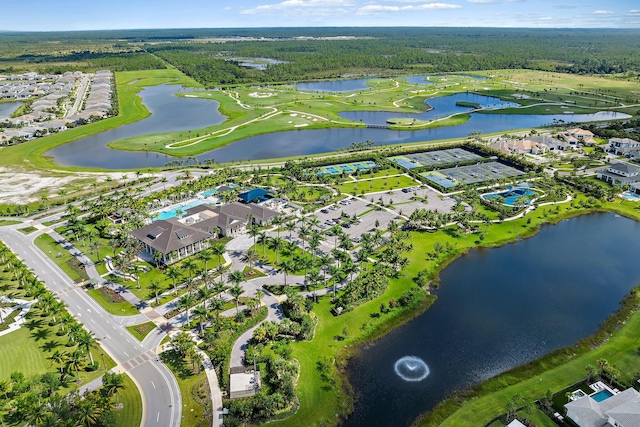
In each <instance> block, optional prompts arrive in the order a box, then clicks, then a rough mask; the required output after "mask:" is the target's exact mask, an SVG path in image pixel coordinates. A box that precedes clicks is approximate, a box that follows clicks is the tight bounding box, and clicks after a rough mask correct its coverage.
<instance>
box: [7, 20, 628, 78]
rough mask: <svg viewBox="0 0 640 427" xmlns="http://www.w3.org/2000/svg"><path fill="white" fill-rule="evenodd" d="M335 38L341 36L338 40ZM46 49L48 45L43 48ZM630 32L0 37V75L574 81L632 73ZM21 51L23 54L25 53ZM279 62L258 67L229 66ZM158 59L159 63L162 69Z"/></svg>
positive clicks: (300, 31)
mask: <svg viewBox="0 0 640 427" xmlns="http://www.w3.org/2000/svg"><path fill="white" fill-rule="evenodd" d="M338 37H342V38H338ZM51 41H56V43H51ZM639 41H640V38H639V37H638V34H637V32H636V31H633V30H612V29H611V30H588V29H514V28H506V29H497V28H281V29H271V28H270V29H197V30H185V29H174V30H130V31H92V32H72V33H71V32H69V33H0V72H2V71H3V70H6V69H7V68H8V67H13V66H16V65H18V64H30V65H33V66H35V67H36V68H38V69H39V70H41V71H49V72H51V71H53V72H56V71H64V70H66V69H72V68H73V67H74V65H75V66H76V68H77V67H84V68H87V69H90V68H111V69H113V70H115V71H118V70H135V69H153V68H162V67H165V66H166V64H165V63H164V61H166V62H168V63H170V64H171V65H173V66H175V67H177V68H179V69H180V70H182V71H183V72H185V73H186V74H188V75H190V76H192V77H193V78H195V79H196V80H198V81H200V82H201V83H203V84H205V85H207V86H216V85H230V84H240V83H248V82H289V81H297V80H311V79H321V78H332V77H336V76H343V75H346V74H359V75H360V74H385V73H388V74H393V73H396V74H397V73H398V70H409V71H417V72H426V73H431V72H461V71H472V70H487V69H514V68H529V69H538V70H546V71H562V72H568V73H578V74H611V73H627V74H628V75H629V76H631V77H636V76H637V73H638V71H640V43H639ZM27 52H28V53H27ZM241 58H271V59H275V60H278V61H282V62H281V63H277V64H267V66H266V69H264V70H257V69H250V68H246V67H242V66H241V65H240V64H239V63H238V62H237V61H234V60H235V59H241ZM163 60H164V61H163Z"/></svg>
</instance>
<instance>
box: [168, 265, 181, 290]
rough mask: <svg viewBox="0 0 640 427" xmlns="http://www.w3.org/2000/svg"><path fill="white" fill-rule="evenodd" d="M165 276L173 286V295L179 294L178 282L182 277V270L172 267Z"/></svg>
mask: <svg viewBox="0 0 640 427" xmlns="http://www.w3.org/2000/svg"><path fill="white" fill-rule="evenodd" d="M164 274H165V276H167V278H168V279H169V280H171V284H172V286H173V293H177V292H178V288H177V287H176V280H177V279H179V278H180V277H181V276H182V275H181V274H180V270H178V269H177V268H176V267H174V266H172V265H170V266H169V267H168V268H167V270H166V271H165V272H164Z"/></svg>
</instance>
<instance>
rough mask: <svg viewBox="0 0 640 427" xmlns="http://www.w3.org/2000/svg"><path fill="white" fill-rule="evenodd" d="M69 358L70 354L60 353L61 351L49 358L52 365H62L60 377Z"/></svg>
mask: <svg viewBox="0 0 640 427" xmlns="http://www.w3.org/2000/svg"><path fill="white" fill-rule="evenodd" d="M68 357H69V354H68V353H67V352H66V351H60V350H56V351H55V352H54V353H53V354H52V355H51V356H49V359H51V363H52V364H53V363H58V364H60V375H62V374H63V368H64V365H65V363H66V362H67V358H68Z"/></svg>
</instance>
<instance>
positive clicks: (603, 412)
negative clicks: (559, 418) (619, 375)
mask: <svg viewBox="0 0 640 427" xmlns="http://www.w3.org/2000/svg"><path fill="white" fill-rule="evenodd" d="M564 407H565V408H566V409H567V416H568V417H569V418H571V419H572V420H573V422H574V423H576V424H577V425H578V426H579V427H605V426H607V427H608V426H614V427H638V426H640V393H638V392H637V391H636V390H635V389H633V388H628V389H626V390H624V391H622V392H619V393H617V394H614V395H612V396H610V397H606V398H605V399H604V400H601V401H600V402H598V401H596V400H595V399H593V398H592V397H591V396H584V397H581V398H578V399H576V400H574V401H572V402H569V403H567V404H566V405H564Z"/></svg>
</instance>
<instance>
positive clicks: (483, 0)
mask: <svg viewBox="0 0 640 427" xmlns="http://www.w3.org/2000/svg"><path fill="white" fill-rule="evenodd" d="M467 2H469V3H475V4H491V3H495V0H467Z"/></svg>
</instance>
